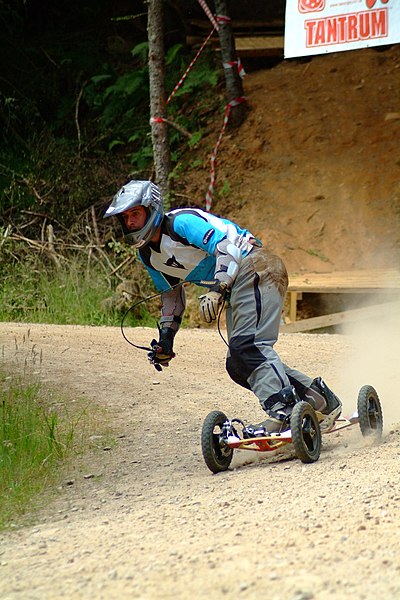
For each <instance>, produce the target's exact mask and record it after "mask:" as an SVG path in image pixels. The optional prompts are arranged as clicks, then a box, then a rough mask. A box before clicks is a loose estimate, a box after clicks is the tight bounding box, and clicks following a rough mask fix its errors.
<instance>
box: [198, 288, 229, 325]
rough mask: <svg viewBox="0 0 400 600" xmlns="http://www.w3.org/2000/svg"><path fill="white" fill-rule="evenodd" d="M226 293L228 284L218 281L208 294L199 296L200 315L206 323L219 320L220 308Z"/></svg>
mask: <svg viewBox="0 0 400 600" xmlns="http://www.w3.org/2000/svg"><path fill="white" fill-rule="evenodd" d="M226 291H227V284H226V283H225V282H224V281H217V283H215V284H214V285H213V286H212V287H210V289H209V291H208V292H207V293H206V294H203V295H202V296H199V300H200V315H201V317H202V318H203V319H204V321H205V322H206V323H211V321H214V319H216V318H217V316H218V310H219V306H220V304H221V302H222V301H223V299H224V298H225V294H226Z"/></svg>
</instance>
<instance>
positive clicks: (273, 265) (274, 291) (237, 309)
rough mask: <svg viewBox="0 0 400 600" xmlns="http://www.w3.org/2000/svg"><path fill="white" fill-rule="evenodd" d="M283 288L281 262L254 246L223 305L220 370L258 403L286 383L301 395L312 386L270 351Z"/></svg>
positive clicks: (283, 296) (283, 270)
mask: <svg viewBox="0 0 400 600" xmlns="http://www.w3.org/2000/svg"><path fill="white" fill-rule="evenodd" d="M287 285H288V275H287V271H286V268H285V265H284V264H283V262H282V260H281V259H280V258H279V257H278V256H275V255H274V254H271V253H270V252H269V251H268V250H267V249H266V248H256V247H255V248H254V249H253V251H252V252H251V253H250V254H249V255H247V256H246V257H245V258H244V259H243V261H242V263H241V266H240V269H239V273H238V276H237V278H236V280H235V283H234V285H233V287H232V291H231V296H230V301H229V303H228V306H227V315H226V316H227V332H228V342H229V350H228V354H227V359H226V369H227V371H228V373H229V375H230V377H231V378H232V379H233V380H234V381H235V382H236V383H238V384H239V385H242V386H243V387H245V388H247V389H250V390H252V391H253V392H254V394H255V395H256V396H257V398H258V399H259V401H260V402H262V401H263V400H267V399H268V398H269V397H270V396H272V395H273V394H276V393H277V392H279V391H280V390H281V389H282V388H284V387H286V386H288V385H293V386H294V387H295V388H296V391H297V392H298V394H299V395H300V397H303V396H304V392H305V390H306V389H307V388H308V387H309V386H310V385H311V383H312V379H311V377H308V376H307V375H305V374H304V373H301V372H300V371H296V370H295V369H291V368H290V367H288V366H287V365H285V364H283V363H282V361H281V359H280V358H279V356H278V354H277V352H276V351H275V350H274V344H275V342H276V341H277V339H278V334H279V325H280V321H281V315H282V307H283V302H284V298H285V293H286V289H287Z"/></svg>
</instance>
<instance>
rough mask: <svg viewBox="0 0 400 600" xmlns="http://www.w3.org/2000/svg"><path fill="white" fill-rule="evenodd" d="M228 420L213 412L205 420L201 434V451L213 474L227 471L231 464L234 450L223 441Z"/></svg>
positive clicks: (223, 415)
mask: <svg viewBox="0 0 400 600" xmlns="http://www.w3.org/2000/svg"><path fill="white" fill-rule="evenodd" d="M226 420H227V417H226V415H225V414H224V413H223V412H221V411H219V410H213V411H212V412H210V413H209V414H208V415H207V416H206V418H205V419H204V423H203V428H202V432H201V449H202V452H203V458H204V461H205V463H206V465H207V467H208V468H209V469H210V471H212V472H213V473H220V472H221V471H226V470H227V469H228V467H229V465H230V464H231V460H232V456H233V448H230V447H229V446H227V445H226V444H225V443H224V442H223V440H222V436H221V434H222V425H223V424H224V422H225V421H226Z"/></svg>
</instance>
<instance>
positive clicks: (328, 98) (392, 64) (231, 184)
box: [181, 45, 400, 272]
mask: <svg viewBox="0 0 400 600" xmlns="http://www.w3.org/2000/svg"><path fill="white" fill-rule="evenodd" d="M244 86H245V94H246V97H247V98H248V102H249V104H250V106H251V109H252V110H251V113H250V115H249V117H248V119H247V121H246V122H245V124H244V125H243V126H242V128H241V130H240V132H239V133H238V134H237V135H236V136H231V137H230V136H229V135H227V136H226V137H225V138H224V139H223V143H222V146H221V148H220V151H219V154H218V158H217V164H218V168H217V184H216V192H217V193H216V196H215V199H214V204H213V210H214V211H216V212H219V213H221V214H224V215H226V214H227V213H228V214H229V215H230V216H231V217H233V218H235V219H237V220H238V222H240V223H242V224H244V225H246V226H248V227H249V228H250V229H251V230H252V231H253V232H254V233H255V234H257V235H259V236H260V237H261V238H262V239H263V241H264V242H265V243H267V244H269V245H270V246H272V247H273V248H274V249H275V250H276V251H277V252H278V253H279V254H280V255H281V256H282V257H283V258H284V259H285V261H286V264H287V266H288V268H289V271H291V272H299V271H318V272H323V271H331V270H334V271H340V270H347V269H359V268H372V267H378V268H379V267H388V266H392V267H393V266H396V265H399V264H400V234H399V231H400V153H399V139H400V46H399V45H395V46H392V47H391V48H384V50H383V51H378V50H376V49H366V50H362V51H354V52H341V53H335V54H328V55H324V56H316V57H313V58H312V60H310V61H304V60H303V61H299V60H291V61H285V62H283V63H281V64H279V65H278V66H276V67H274V68H273V69H269V70H262V71H255V72H252V73H249V74H248V76H247V77H246V78H245V80H244ZM221 125H222V119H216V120H215V121H214V122H213V125H212V128H211V131H210V134H209V135H208V137H207V138H206V140H207V142H208V144H209V149H210V148H211V147H212V146H213V145H214V143H215V141H216V137H217V134H218V131H219V129H220V127H221ZM209 149H208V150H207V152H206V153H204V169H203V170H201V171H198V170H197V171H188V172H187V173H186V174H185V173H183V174H182V179H181V183H182V184H183V185H184V187H185V193H186V194H188V195H189V196H190V197H192V198H193V199H195V200H197V201H198V202H202V196H203V190H206V189H207V186H208V172H209Z"/></svg>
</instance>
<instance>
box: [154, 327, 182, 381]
mask: <svg viewBox="0 0 400 600" xmlns="http://www.w3.org/2000/svg"><path fill="white" fill-rule="evenodd" d="M174 337H175V332H174V330H173V329H171V327H162V328H161V329H159V339H158V342H157V341H156V340H152V342H151V344H150V345H151V348H152V351H151V352H149V354H148V356H149V360H150V362H151V363H152V364H154V366H155V367H156V369H157V370H158V371H159V370H161V369H160V368H161V367H168V366H169V361H170V360H171V359H172V358H174V357H175V352H174V351H173V345H174Z"/></svg>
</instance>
